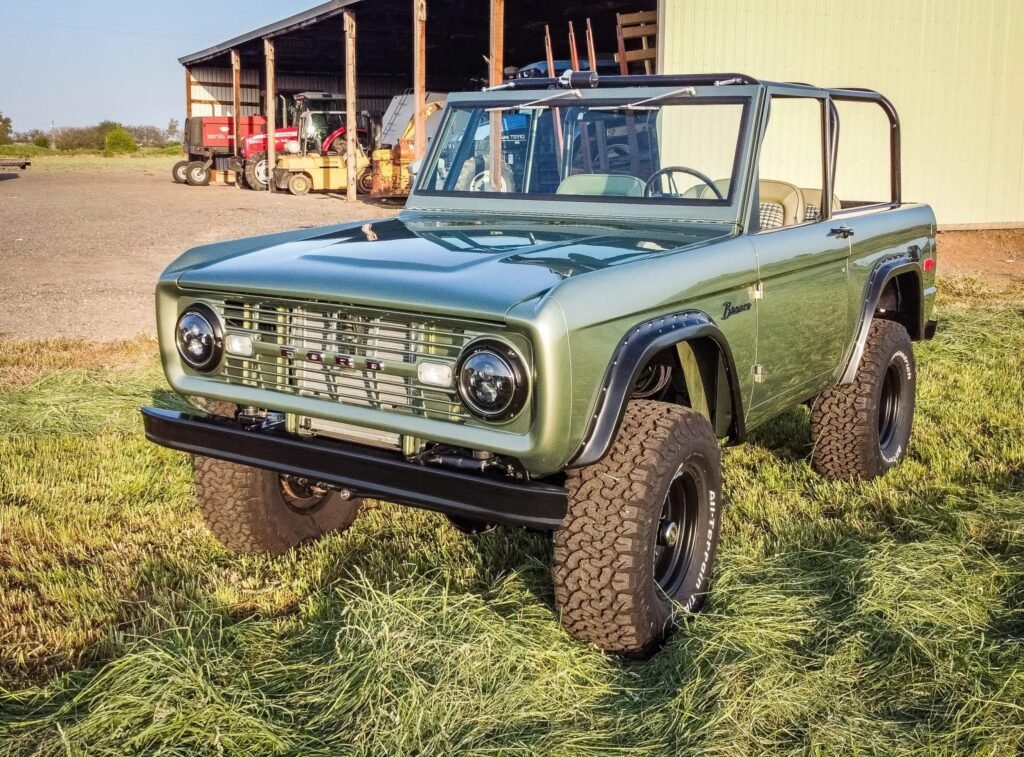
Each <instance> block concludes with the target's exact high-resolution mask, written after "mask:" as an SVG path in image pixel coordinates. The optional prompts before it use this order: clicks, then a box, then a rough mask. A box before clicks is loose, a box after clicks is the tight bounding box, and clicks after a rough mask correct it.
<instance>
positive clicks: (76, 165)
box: [0, 144, 181, 171]
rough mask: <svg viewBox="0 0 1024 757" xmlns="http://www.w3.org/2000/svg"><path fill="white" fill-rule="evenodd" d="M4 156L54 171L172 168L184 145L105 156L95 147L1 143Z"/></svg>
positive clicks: (1, 155)
mask: <svg viewBox="0 0 1024 757" xmlns="http://www.w3.org/2000/svg"><path fill="white" fill-rule="evenodd" d="M0 158H29V159H31V160H32V169H35V170H44V171H46V170H50V171H126V170H127V171H137V170H140V169H141V170H161V171H162V170H168V171H169V170H170V169H171V166H172V165H173V164H174V163H175V162H177V161H178V160H181V147H180V146H171V147H144V148H142V149H140V150H139V151H138V152H135V153H132V154H130V155H110V156H107V155H104V154H103V152H95V151H92V150H74V151H70V152H63V151H60V150H50V149H48V148H46V147H37V146H36V145H30V144H14V145H0Z"/></svg>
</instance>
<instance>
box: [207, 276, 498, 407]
mask: <svg viewBox="0 0 1024 757" xmlns="http://www.w3.org/2000/svg"><path fill="white" fill-rule="evenodd" d="M197 296H198V297H200V298H201V299H202V301H203V302H206V303H207V304H209V305H210V306H212V307H213V308H214V310H216V311H217V312H218V314H219V315H220V316H221V317H222V318H223V319H224V323H225V330H226V332H227V333H229V334H243V335H247V336H249V337H251V338H252V339H253V341H254V343H255V344H256V349H255V354H253V355H252V356H251V357H240V356H237V355H228V356H226V357H225V360H224V364H223V366H222V368H221V370H220V372H218V373H215V374H212V375H211V376H210V378H211V379H214V380H219V381H222V382H225V383H228V384H232V385H240V386H251V387H256V388H260V389H264V390H269V391H275V392H282V393H287V394H291V395H297V396H305V397H311V398H314V399H317V400H322V401H324V402H325V403H340V404H345V405H358V406H362V407H371V408H376V409H379V410H382V411H384V412H395V413H405V414H409V413H411V414H415V415H419V416H425V417H430V418H439V419H442V420H447V421H455V422H458V421H463V420H466V419H468V418H469V415H468V413H467V411H466V410H465V408H463V406H462V404H461V402H460V401H459V399H458V393H457V392H456V391H455V389H454V388H450V389H445V388H441V387H435V386H426V385H423V384H420V383H419V381H418V380H417V379H416V365H417V363H419V362H421V361H424V360H429V361H431V362H440V363H445V364H448V365H451V366H452V367H454V365H455V363H456V361H457V360H458V356H459V355H460V354H461V352H462V349H463V348H464V347H465V345H466V344H468V343H469V342H470V341H472V340H473V339H476V338H477V337H479V336H483V335H485V334H495V333H499V332H501V331H502V330H503V328H502V326H501V325H499V324H491V323H480V322H473V321H466V322H463V321H459V320H455V319H446V318H438V317H435V316H430V315H425V314H417V313H399V312H396V311H383V310H382V311H374V310H372V309H369V308H365V307H359V306H350V305H344V304H335V303H327V302H319V301H315V302H305V301H300V300H292V299H288V298H278V297H268V298H260V297H253V296H248V295H235V294H230V295H217V296H214V297H211V296H210V295H208V294H207V293H202V294H199V295H197ZM309 353H318V356H319V357H320V358H321V360H323V361H324V362H326V363H327V364H326V365H325V364H324V362H318V361H316V360H310V359H308V356H309ZM335 355H337V356H347V357H349V358H352V359H353V361H354V362H355V363H356V365H355V366H353V367H351V368H344V367H337V366H335V365H333V360H334V357H333V356H335ZM362 360H372V361H376V362H377V363H379V364H380V369H379V370H372V369H366V368H364V366H363V365H362V364H361V361H362ZM326 412H328V411H325V414H326ZM327 417H329V416H327Z"/></svg>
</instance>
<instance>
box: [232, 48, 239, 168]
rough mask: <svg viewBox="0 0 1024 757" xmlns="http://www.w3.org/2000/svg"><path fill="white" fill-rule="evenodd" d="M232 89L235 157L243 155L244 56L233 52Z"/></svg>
mask: <svg viewBox="0 0 1024 757" xmlns="http://www.w3.org/2000/svg"><path fill="white" fill-rule="evenodd" d="M231 88H232V91H233V92H232V94H233V102H232V110H231V115H232V119H233V121H234V123H235V155H241V154H242V56H241V55H239V54H238V50H232V51H231Z"/></svg>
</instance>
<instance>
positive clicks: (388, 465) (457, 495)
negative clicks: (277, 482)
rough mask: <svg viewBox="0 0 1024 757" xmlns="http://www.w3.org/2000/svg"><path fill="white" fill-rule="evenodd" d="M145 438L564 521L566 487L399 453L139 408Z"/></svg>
mask: <svg viewBox="0 0 1024 757" xmlns="http://www.w3.org/2000/svg"><path fill="white" fill-rule="evenodd" d="M142 416H143V420H144V422H145V428H146V438H147V439H149V440H150V441H151V442H155V443H156V444H160V445H162V446H164V447H169V448H170V449H176V450H180V451H182V452H191V453H192V454H195V455H203V456H204V457H213V458H217V459H219V460H227V461H228V462H232V463H239V464H241V465H250V466H253V467H256V468H264V469H266V470H271V471H276V472H278V473H283V474H287V475H291V476H301V477H303V478H309V479H313V480H315V481H322V482H323V483H326V484H331V485H333V486H339V487H344V488H347V489H351V490H353V491H354V492H355V493H356V496H359V497H369V498H379V499H385V500H388V501H390V502H397V503H399V504H403V505H410V506H412V507H420V508H424V509H427V510H435V511H437V512H441V513H445V514H448V515H456V516H459V517H462V518H472V519H476V520H481V521H485V522H489V523H503V524H505V525H510V526H523V527H526V528H535V529H539V530H544V531H553V530H555V529H556V528H558V527H559V525H561V522H562V519H563V518H564V517H565V512H566V507H567V503H568V495H567V493H566V491H565V489H564V488H562V487H560V486H554V485H552V484H546V483H543V482H538V481H512V480H509V479H504V478H492V477H489V476H484V475H477V474H473V473H465V472H461V471H452V470H449V469H446V468H438V467H428V466H424V465H418V464H416V463H410V462H407V461H406V460H405V458H404V457H402V456H401V455H400V454H398V453H394V452H387V451H384V450H376V449H370V448H367V447H362V446H360V445H357V444H349V443H345V442H338V441H333V440H326V439H314V438H306V437H300V436H296V435H294V434H288V433H285V432H282V431H266V430H262V431H248V430H245V429H243V428H242V427H241V426H239V425H238V424H237V423H236V422H235V421H233V420H229V419H227V418H220V417H216V416H203V417H200V416H193V415H187V414H185V413H179V412H176V411H172V410H162V409H158V408H152V407H146V408H143V409H142Z"/></svg>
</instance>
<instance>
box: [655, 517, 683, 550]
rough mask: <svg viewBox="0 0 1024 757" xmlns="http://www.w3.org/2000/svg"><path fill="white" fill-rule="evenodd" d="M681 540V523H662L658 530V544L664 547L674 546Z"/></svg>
mask: <svg viewBox="0 0 1024 757" xmlns="http://www.w3.org/2000/svg"><path fill="white" fill-rule="evenodd" d="M678 542H679V524H678V523H662V524H661V528H660V529H659V530H658V544H660V545H661V546H663V547H674V546H675V545H676V544H677V543H678Z"/></svg>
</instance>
